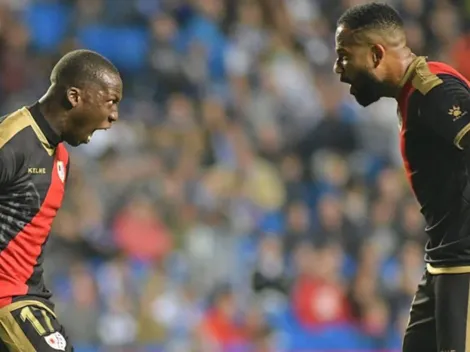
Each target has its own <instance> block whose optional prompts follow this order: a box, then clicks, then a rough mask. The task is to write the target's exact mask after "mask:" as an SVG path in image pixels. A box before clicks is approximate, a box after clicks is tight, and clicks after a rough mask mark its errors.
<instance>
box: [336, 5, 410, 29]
mask: <svg viewBox="0 0 470 352" xmlns="http://www.w3.org/2000/svg"><path fill="white" fill-rule="evenodd" d="M337 25H338V26H340V25H344V26H345V27H347V28H349V29H351V30H362V29H372V30H374V29H376V30H390V29H392V30H397V29H401V30H402V29H403V28H404V24H403V19H402V18H401V16H400V15H399V13H398V12H397V11H396V10H395V9H394V8H393V7H391V6H390V5H388V4H384V3H379V2H371V3H368V4H364V5H358V6H354V7H351V8H349V9H348V10H346V12H344V13H343V15H342V16H341V17H340V18H339V20H338V22H337Z"/></svg>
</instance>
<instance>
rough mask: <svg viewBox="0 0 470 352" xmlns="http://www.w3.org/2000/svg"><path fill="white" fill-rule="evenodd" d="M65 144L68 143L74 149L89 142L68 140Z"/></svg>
mask: <svg viewBox="0 0 470 352" xmlns="http://www.w3.org/2000/svg"><path fill="white" fill-rule="evenodd" d="M65 142H66V143H67V144H68V145H70V146H72V147H78V146H79V145H81V144H85V143H87V142H88V141H79V140H76V139H67V140H65Z"/></svg>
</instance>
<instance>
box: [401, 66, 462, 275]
mask: <svg viewBox="0 0 470 352" xmlns="http://www.w3.org/2000/svg"><path fill="white" fill-rule="evenodd" d="M398 112H399V115H400V118H401V132H400V137H401V152H402V155H403V160H404V164H405V169H406V173H407V176H408V180H409V182H410V184H411V187H412V189H413V192H414V194H415V195H416V198H417V200H418V201H419V203H420V204H421V212H422V214H423V215H424V217H425V219H426V223H427V226H426V232H427V234H428V235H429V240H428V243H427V244H426V258H425V259H426V262H427V263H428V270H430V271H433V270H434V271H439V270H441V269H438V268H442V267H460V266H465V265H470V205H469V204H470V203H469V202H470V199H465V198H464V189H465V187H466V185H467V183H468V182H469V181H468V177H467V173H466V163H465V154H464V152H463V151H462V148H461V146H460V142H461V140H462V138H463V136H464V135H465V134H466V133H467V132H468V131H469V130H470V83H469V82H468V81H467V80H466V79H465V78H464V77H463V76H462V75H460V74H459V73H458V72H457V71H456V70H454V69H453V68H451V67H450V66H448V65H445V64H443V63H439V62H427V61H426V59H425V58H423V57H418V58H416V59H415V60H414V62H413V63H412V64H411V66H410V67H409V69H408V70H407V73H406V75H405V77H404V79H403V82H402V90H401V93H400V95H399V97H398ZM469 269H470V268H469ZM441 271H442V270H441ZM469 271H470V270H469Z"/></svg>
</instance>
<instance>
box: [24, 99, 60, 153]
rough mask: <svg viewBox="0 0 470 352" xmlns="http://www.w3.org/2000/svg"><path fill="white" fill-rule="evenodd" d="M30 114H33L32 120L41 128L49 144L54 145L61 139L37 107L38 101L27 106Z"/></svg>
mask: <svg viewBox="0 0 470 352" xmlns="http://www.w3.org/2000/svg"><path fill="white" fill-rule="evenodd" d="M28 110H29V112H30V113H31V116H33V119H34V121H36V123H37V125H38V126H39V128H40V129H41V131H42V133H44V136H46V138H47V141H48V142H49V143H50V144H51V146H53V147H56V146H57V145H58V144H59V143H60V142H61V141H62V139H61V138H60V136H59V135H58V134H57V133H56V132H55V131H54V130H53V129H52V127H51V125H50V124H49V122H47V120H46V118H45V117H44V115H43V114H42V112H41V109H39V102H36V103H35V104H33V105H32V106H29V107H28Z"/></svg>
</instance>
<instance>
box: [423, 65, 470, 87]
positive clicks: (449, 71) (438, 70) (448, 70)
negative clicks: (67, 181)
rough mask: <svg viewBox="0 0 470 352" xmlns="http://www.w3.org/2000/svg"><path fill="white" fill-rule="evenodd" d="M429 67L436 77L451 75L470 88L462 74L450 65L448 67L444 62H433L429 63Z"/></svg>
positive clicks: (469, 83)
mask: <svg viewBox="0 0 470 352" xmlns="http://www.w3.org/2000/svg"><path fill="white" fill-rule="evenodd" d="M428 67H429V70H430V71H431V72H432V73H434V74H435V75H451V76H454V77H457V78H458V79H460V80H461V81H462V82H465V83H466V84H467V85H468V86H470V82H469V81H468V80H467V79H466V78H465V77H464V76H462V75H461V74H460V72H458V71H457V70H455V69H454V68H453V67H451V66H449V65H446V64H444V63H442V62H435V61H431V62H428Z"/></svg>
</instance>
